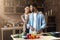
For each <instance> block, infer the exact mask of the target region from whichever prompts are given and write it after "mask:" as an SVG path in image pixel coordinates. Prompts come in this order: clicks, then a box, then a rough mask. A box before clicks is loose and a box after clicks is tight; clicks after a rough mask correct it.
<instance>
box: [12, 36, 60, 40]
mask: <svg viewBox="0 0 60 40" xmlns="http://www.w3.org/2000/svg"><path fill="white" fill-rule="evenodd" d="M13 36H15V35H11V37H12V38H13ZM13 40H60V38H56V37H53V36H42V35H40V38H39V39H23V38H13Z"/></svg>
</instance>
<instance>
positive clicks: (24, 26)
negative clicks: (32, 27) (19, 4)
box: [21, 6, 30, 33]
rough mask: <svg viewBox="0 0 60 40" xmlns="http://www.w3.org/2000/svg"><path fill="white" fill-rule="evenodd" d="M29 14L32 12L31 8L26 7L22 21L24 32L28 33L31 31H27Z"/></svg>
mask: <svg viewBox="0 0 60 40" xmlns="http://www.w3.org/2000/svg"><path fill="white" fill-rule="evenodd" d="M29 12H30V8H29V6H26V7H25V13H24V14H23V15H22V16H21V19H22V21H23V23H24V24H23V32H26V33H29V30H28V29H27V26H26V25H27V22H28V15H29Z"/></svg>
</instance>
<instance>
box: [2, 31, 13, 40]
mask: <svg viewBox="0 0 60 40" xmlns="http://www.w3.org/2000/svg"><path fill="white" fill-rule="evenodd" d="M11 34H13V31H12V30H4V31H3V40H12V38H11Z"/></svg>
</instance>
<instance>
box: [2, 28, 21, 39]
mask: <svg viewBox="0 0 60 40" xmlns="http://www.w3.org/2000/svg"><path fill="white" fill-rule="evenodd" d="M21 29H22V27H11V28H1V38H2V40H12V38H11V37H10V36H11V34H16V30H19V33H21Z"/></svg>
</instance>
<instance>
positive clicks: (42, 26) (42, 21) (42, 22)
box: [40, 14, 46, 29]
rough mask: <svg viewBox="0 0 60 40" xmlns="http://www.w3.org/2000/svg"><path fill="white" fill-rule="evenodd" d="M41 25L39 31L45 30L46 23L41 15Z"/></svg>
mask: <svg viewBox="0 0 60 40" xmlns="http://www.w3.org/2000/svg"><path fill="white" fill-rule="evenodd" d="M41 24H42V25H41V27H40V29H41V28H45V25H46V21H45V16H44V15H43V14H42V15H41Z"/></svg>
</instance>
